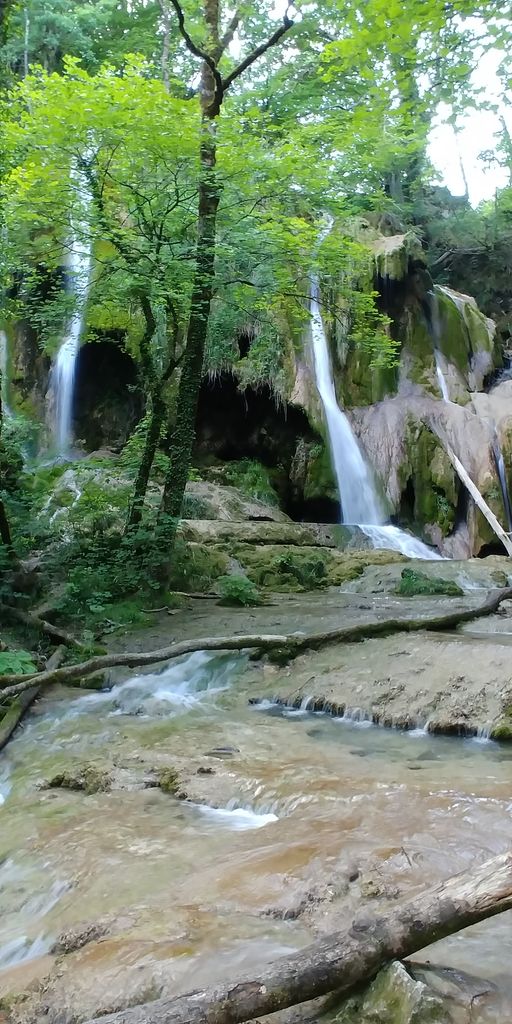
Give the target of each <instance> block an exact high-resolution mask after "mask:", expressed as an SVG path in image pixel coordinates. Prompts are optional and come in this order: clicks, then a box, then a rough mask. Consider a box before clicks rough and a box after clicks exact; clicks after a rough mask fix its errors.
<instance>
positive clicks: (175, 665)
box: [64, 651, 245, 718]
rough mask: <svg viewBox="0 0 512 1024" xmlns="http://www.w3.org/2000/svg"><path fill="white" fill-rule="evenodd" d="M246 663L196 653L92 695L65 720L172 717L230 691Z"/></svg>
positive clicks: (81, 700)
mask: <svg viewBox="0 0 512 1024" xmlns="http://www.w3.org/2000/svg"><path fill="white" fill-rule="evenodd" d="M244 664H245V661H244V659H243V658H241V657H240V656H237V655H226V654H208V653H207V652H205V651H196V652H195V653H193V654H189V655H185V656H184V657H183V658H179V659H176V661H172V662H171V663H170V664H169V665H166V666H165V667H164V668H163V669H161V670H160V671H159V672H148V673H143V674H141V675H137V676H132V677H131V678H130V679H127V680H126V682H124V683H119V684H118V685H117V686H115V687H114V688H113V689H111V690H107V691H102V692H99V693H89V694H86V695H85V696H83V697H79V698H78V699H77V700H75V701H73V702H72V703H71V704H70V705H67V707H66V710H65V713H64V717H66V718H73V717H77V716H79V715H81V714H90V713H91V712H93V713H94V712H96V711H98V713H100V714H102V715H103V714H105V712H106V713H107V714H108V715H111V716H112V715H115V716H117V715H136V716H139V717H146V718H160V717H169V716H173V715H176V714H181V713H183V712H186V711H190V710H191V709H192V708H195V707H198V706H199V705H200V704H201V703H202V702H203V700H204V698H205V696H206V695H208V697H209V698H210V697H212V696H214V695H215V694H217V693H220V692H222V691H223V690H226V689H227V688H228V686H229V684H230V682H231V681H232V679H233V676H234V675H235V673H236V671H237V670H241V668H242V667H243V665H244Z"/></svg>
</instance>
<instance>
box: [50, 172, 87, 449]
mask: <svg viewBox="0 0 512 1024" xmlns="http://www.w3.org/2000/svg"><path fill="white" fill-rule="evenodd" d="M72 183H73V184H74V186H75V189H76V195H77V198H78V202H79V204H80V212H79V214H78V216H77V217H76V219H73V220H72V222H71V229H72V233H71V239H70V251H69V257H68V261H67V270H68V288H69V290H70V292H71V293H72V295H73V297H74V302H75V304H74V311H73V314H72V316H71V319H70V321H69V324H68V327H67V331H66V334H65V336H64V339H63V341H62V343H61V345H60V348H59V350H58V352H57V355H56V357H55V361H54V364H53V366H52V370H51V374H50V393H51V396H52V403H53V423H52V434H53V442H54V447H55V450H56V452H57V454H59V455H67V454H68V453H69V449H70V446H71V441H72V418H73V395H74V388H75V370H76V360H77V356H78V349H79V346H80V335H81V333H82V326H83V314H84V309H85V304H86V302H87V293H88V290H89V277H90V271H91V257H92V244H91V238H90V231H89V228H88V215H89V210H90V207H91V195H90V192H89V190H88V188H87V184H86V181H85V177H84V175H83V173H82V172H81V171H80V170H78V169H77V168H74V169H73V171H72Z"/></svg>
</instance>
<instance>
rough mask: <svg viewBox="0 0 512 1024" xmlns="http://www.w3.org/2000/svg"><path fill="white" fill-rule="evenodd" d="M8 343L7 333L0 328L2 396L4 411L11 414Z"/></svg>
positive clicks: (5, 413) (6, 414)
mask: <svg viewBox="0 0 512 1024" xmlns="http://www.w3.org/2000/svg"><path fill="white" fill-rule="evenodd" d="M8 352H9V349H8V345H7V334H6V333H5V331H4V330H1V329H0V375H1V378H2V382H1V387H2V390H1V397H2V412H3V414H4V415H5V416H10V415H11V408H10V405H9V359H8Z"/></svg>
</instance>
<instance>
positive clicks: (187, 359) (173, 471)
mask: <svg viewBox="0 0 512 1024" xmlns="http://www.w3.org/2000/svg"><path fill="white" fill-rule="evenodd" d="M205 77H207V76H206V74H205V70H204V67H203V80H204V79H205ZM208 88H209V87H208ZM204 89H206V86H203V90H204ZM203 95H204V91H203ZM209 95H210V94H209V93H208V96H209ZM206 102H207V101H206V100H204V103H205V104H206ZM215 129H216V126H215V120H214V119H213V118H211V117H210V115H209V114H208V113H207V112H206V111H204V112H203V125H202V141H201V151H200V161H201V176H200V179H199V200H198V201H199V215H198V226H197V241H196V269H195V274H194V284H193V289H192V299H191V306H190V319H189V324H188V330H187V340H186V347H185V353H184V357H183V364H182V370H181V377H180V384H179V389H178V398H177V406H176V422H175V425H174V430H173V432H172V437H171V449H170V453H169V454H170V463H169V470H168V473H167V477H166V480H165V485H164V493H163V496H162V508H161V511H162V513H164V514H165V515H166V516H169V517H171V519H172V520H174V525H173V526H172V527H171V532H170V537H169V545H170V547H171V548H172V544H173V541H174V537H175V535H176V529H177V521H178V517H179V515H180V513H181V508H182V505H183V496H184V494H185V487H186V485H187V480H188V476H189V472H190V464H191V460H192V448H193V444H194V439H195V426H196V414H197V403H198V399H199V389H200V387H201V380H202V376H203V361H204V352H205V347H206V337H207V333H208V322H209V317H210V304H211V300H212V296H213V285H214V277H215V230H216V221H217V211H218V208H219V202H220V187H219V184H218V182H217V179H216V175H215V164H216V143H215Z"/></svg>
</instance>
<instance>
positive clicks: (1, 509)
mask: <svg viewBox="0 0 512 1024" xmlns="http://www.w3.org/2000/svg"><path fill="white" fill-rule="evenodd" d="M0 540H1V541H2V544H3V545H4V546H5V548H6V549H7V553H8V555H9V558H10V559H11V560H12V561H13V562H17V558H16V552H15V550H14V545H13V542H12V535H11V528H10V526H9V520H8V518H7V512H6V511H5V505H4V503H3V501H2V499H1V498H0Z"/></svg>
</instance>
